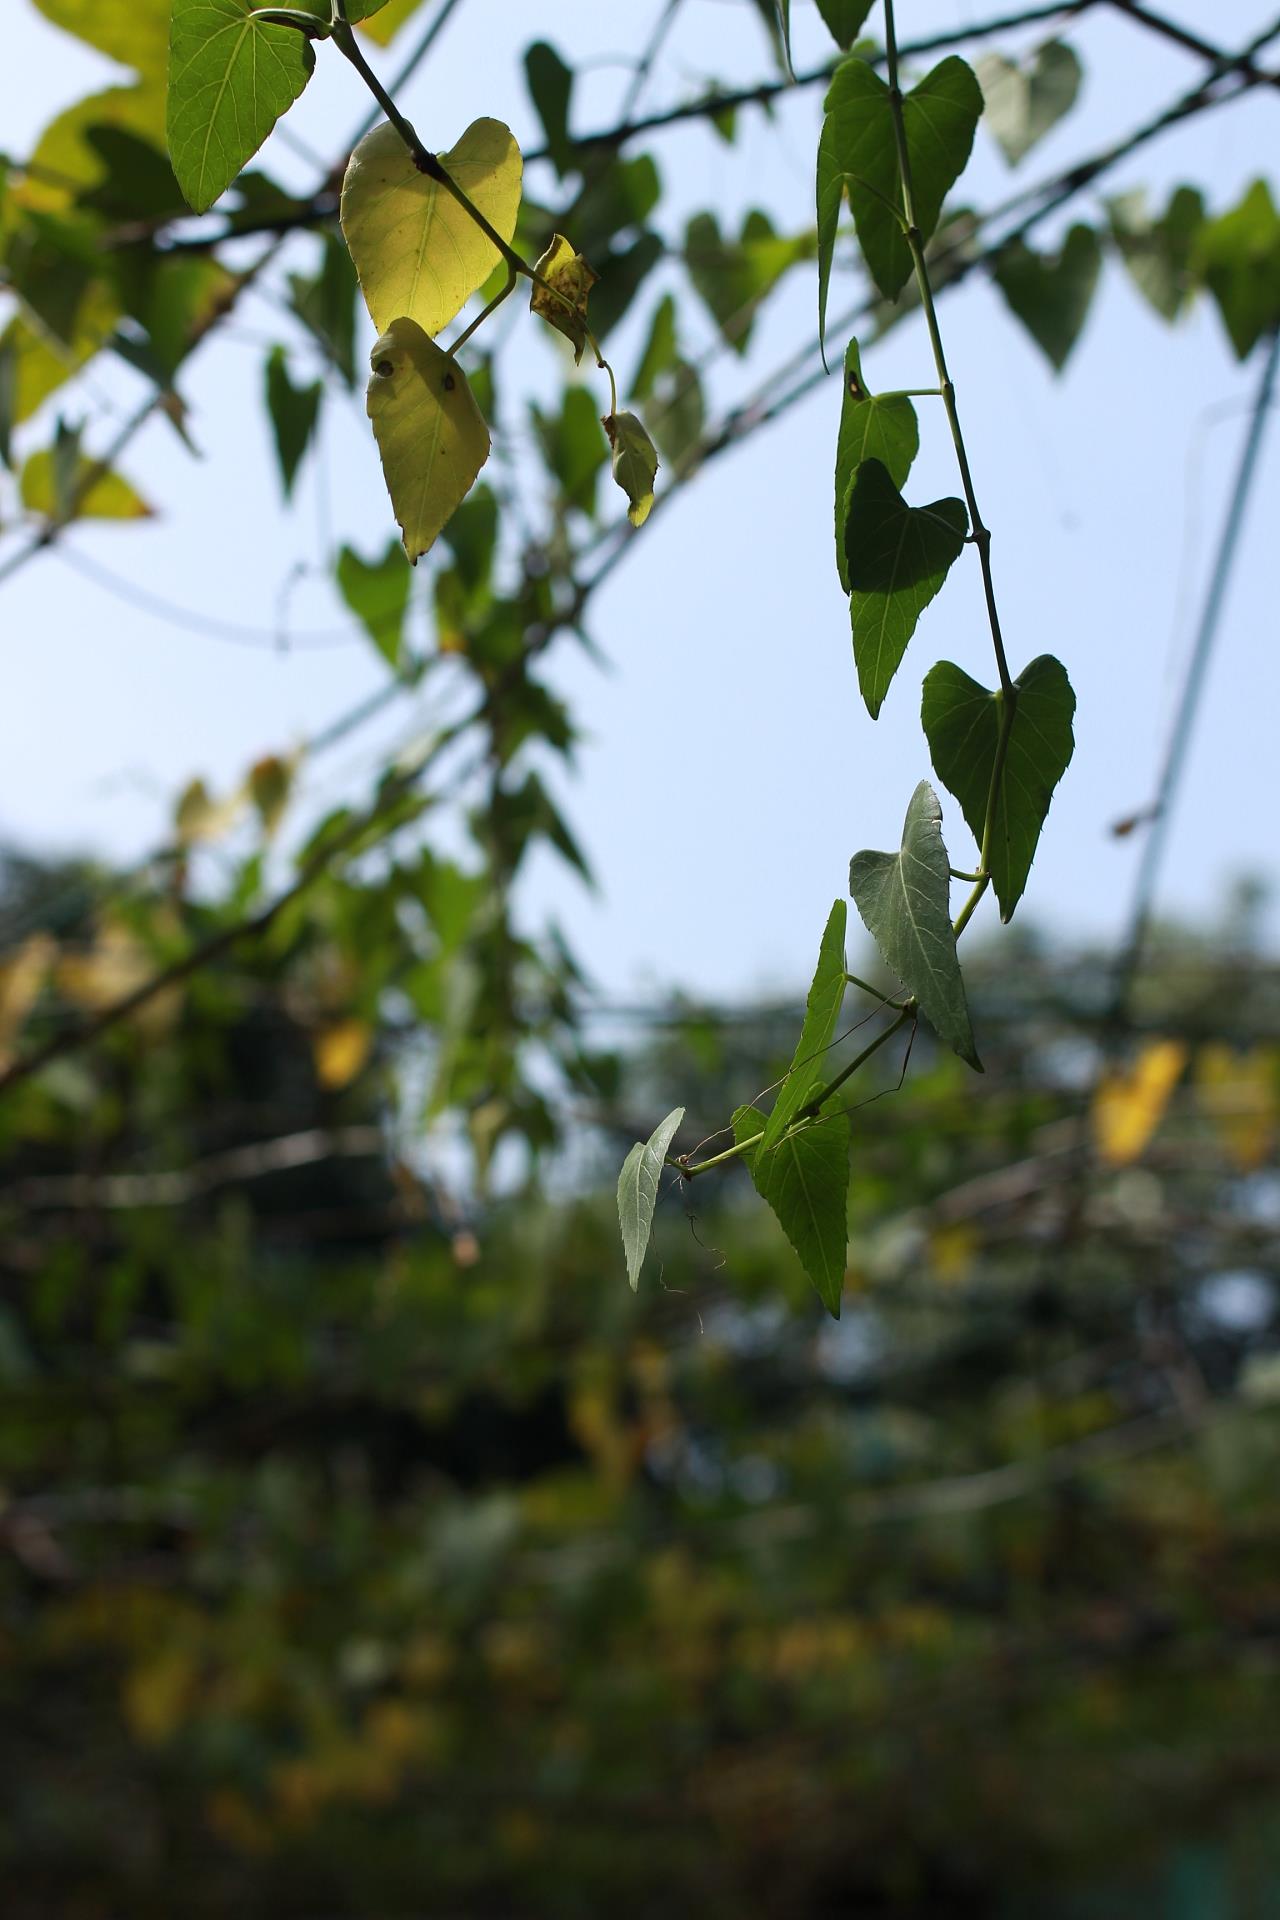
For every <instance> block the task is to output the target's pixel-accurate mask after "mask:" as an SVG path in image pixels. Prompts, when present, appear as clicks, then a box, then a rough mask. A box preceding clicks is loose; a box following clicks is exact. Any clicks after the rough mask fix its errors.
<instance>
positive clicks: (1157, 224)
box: [1107, 187, 1204, 320]
mask: <svg viewBox="0 0 1280 1920" xmlns="http://www.w3.org/2000/svg"><path fill="white" fill-rule="evenodd" d="M1107 212H1108V214H1109V216H1110V219H1111V236H1112V239H1113V240H1114V241H1115V244H1116V248H1117V250H1118V251H1119V254H1120V258H1121V259H1122V260H1123V261H1124V264H1125V266H1126V267H1127V268H1128V270H1129V275H1130V278H1131V279H1132V281H1133V284H1134V286H1135V287H1137V289H1138V291H1139V293H1141V294H1142V295H1143V297H1144V298H1145V299H1147V300H1149V301H1150V302H1151V305H1152V306H1153V307H1154V308H1155V310H1156V312H1157V313H1158V314H1160V315H1161V317H1162V318H1163V319H1165V320H1176V319H1177V317H1178V315H1179V313H1181V311H1182V309H1183V308H1184V307H1185V306H1186V304H1187V302H1188V301H1189V300H1191V299H1192V298H1193V296H1194V294H1195V290H1196V287H1195V278H1194V275H1193V273H1192V261H1193V259H1194V255H1195V245H1196V240H1197V239H1198V237H1199V233H1200V229H1201V227H1202V226H1203V225H1204V199H1203V197H1202V196H1201V194H1200V193H1199V192H1198V191H1197V190H1196V189H1195V188H1194V187H1178V188H1176V189H1175V191H1174V192H1173V194H1172V195H1171V197H1170V200H1169V204H1168V206H1167V207H1166V208H1165V211H1164V213H1163V214H1162V215H1161V217H1160V219H1159V220H1152V219H1150V218H1149V216H1148V214H1147V211H1146V193H1145V192H1144V191H1143V189H1142V188H1141V187H1139V188H1137V189H1136V190H1135V191H1134V192H1132V193H1123V194H1118V195H1117V196H1116V197H1115V199H1113V200H1109V201H1108V202H1107Z"/></svg>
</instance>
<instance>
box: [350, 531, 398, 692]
mask: <svg viewBox="0 0 1280 1920" xmlns="http://www.w3.org/2000/svg"><path fill="white" fill-rule="evenodd" d="M334 571H335V575H336V578H337V582H338V591H339V593H340V594H341V595H342V597H343V599H344V600H345V601H346V603H347V605H348V606H349V607H350V609H351V611H352V613H354V615H355V616H356V619H357V620H358V621H359V622H360V624H361V626H362V627H363V628H364V630H365V632H366V633H367V634H368V636H369V638H370V639H371V640H372V641H373V644H374V646H375V647H376V648H377V649H378V652H379V653H380V654H381V655H382V657H383V659H384V660H385V661H386V662H387V664H388V666H391V667H398V666H399V664H400V650H401V648H402V646H403V644H404V621H405V614H406V612H407V611H408V607H409V588H410V585H411V584H412V580H413V574H412V572H411V570H410V567H409V562H408V561H407V560H406V559H405V557H404V548H403V546H402V545H401V544H400V542H399V541H398V540H390V541H388V542H387V550H386V552H385V553H384V554H383V556H382V558H381V559H380V560H365V559H362V558H361V556H360V555H359V554H358V553H356V552H355V550H354V549H353V548H351V547H343V549H342V551H341V552H340V553H339V555H338V564H337V567H336V568H335V570H334Z"/></svg>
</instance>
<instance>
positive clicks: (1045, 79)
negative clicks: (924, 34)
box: [978, 40, 1082, 167]
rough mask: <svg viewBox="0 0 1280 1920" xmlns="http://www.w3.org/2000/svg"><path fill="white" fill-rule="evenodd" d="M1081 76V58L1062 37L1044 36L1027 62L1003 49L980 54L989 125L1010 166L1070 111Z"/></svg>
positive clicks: (980, 78)
mask: <svg viewBox="0 0 1280 1920" xmlns="http://www.w3.org/2000/svg"><path fill="white" fill-rule="evenodd" d="M1081 78H1082V69H1081V66H1080V62H1079V60H1078V59H1077V58H1076V55H1075V53H1074V52H1073V51H1072V49H1071V48H1070V47H1068V46H1066V45H1065V44H1064V42H1063V41H1061V40H1046V41H1045V43H1044V45H1043V46H1042V47H1038V48H1037V49H1036V53H1035V56H1034V58H1033V59H1032V60H1031V61H1029V62H1028V63H1027V64H1026V65H1025V66H1017V65H1015V64H1014V62H1013V61H1012V60H1006V59H1005V57H1004V55H1003V54H1001V53H989V54H986V55H985V56H984V58H983V59H981V60H979V62H978V79H979V81H980V82H981V85H982V93H983V97H984V99H985V101H986V122H987V126H988V127H989V128H990V130H991V132H992V134H993V135H994V137H995V139H996V141H997V142H998V144H999V147H1000V151H1001V152H1002V153H1003V155H1004V157H1005V159H1006V160H1007V161H1008V162H1009V165H1010V166H1011V167H1016V166H1017V164H1018V162H1019V161H1020V160H1023V159H1025V158H1026V156H1027V154H1029V153H1030V151H1031V149H1032V147H1034V146H1035V144H1036V142H1037V141H1038V140H1043V139H1044V136H1045V135H1046V133H1048V131H1049V129H1050V127H1053V126H1056V125H1057V123H1058V121H1059V120H1061V119H1062V117H1063V115H1064V114H1065V113H1069V112H1070V110H1071V108H1072V107H1073V106H1074V104H1075V98H1076V95H1077V94H1078V93H1079V91H1080V81H1081Z"/></svg>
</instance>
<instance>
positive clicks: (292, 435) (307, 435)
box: [266, 347, 324, 500]
mask: <svg viewBox="0 0 1280 1920" xmlns="http://www.w3.org/2000/svg"><path fill="white" fill-rule="evenodd" d="M266 398H267V416H268V418H269V419H270V421H271V430H272V434H273V436H274V438H275V444H276V458H277V459H278V461H279V463H280V482H281V485H282V486H283V488H284V497H285V499H286V500H287V499H288V498H289V496H290V494H291V493H292V492H293V483H294V480H295V478H296V477H297V472H298V468H299V466H300V465H301V462H302V457H303V455H304V454H305V453H306V451H307V448H308V447H309V446H310V444H311V440H312V436H313V435H314V433H315V430H316V426H317V424H318V422H319V419H320V402H321V401H322V399H323V398H324V388H323V386H322V385H321V383H320V382H319V381H318V380H316V381H314V382H313V383H312V384H311V385H310V386H307V387H295V386H294V384H293V382H292V380H290V378H289V364H288V360H287V358H286V355H285V350H284V348H283V347H272V349H271V352H270V354H269V355H268V356H267V371H266Z"/></svg>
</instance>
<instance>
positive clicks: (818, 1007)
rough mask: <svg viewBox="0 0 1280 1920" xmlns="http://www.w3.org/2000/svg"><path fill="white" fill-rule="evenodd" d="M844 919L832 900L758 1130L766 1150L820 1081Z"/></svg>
mask: <svg viewBox="0 0 1280 1920" xmlns="http://www.w3.org/2000/svg"><path fill="white" fill-rule="evenodd" d="M847 920H848V909H847V907H846V906H845V903H844V901H843V900H837V901H836V903H835V905H834V906H833V907H832V909H831V912H830V914H829V915H828V917H827V924H826V927H825V929H824V930H823V935H822V945H821V947H820V948H819V950H818V965H817V970H816V971H815V973H814V976H813V983H812V985H811V986H810V988H809V998H808V1000H807V1001H806V1003H805V1010H804V1025H803V1026H802V1027H801V1029H800V1039H799V1042H798V1044H797V1046H796V1050H795V1053H794V1055H793V1057H792V1061H791V1065H790V1067H789V1068H788V1069H787V1077H786V1079H785V1080H784V1081H783V1083H782V1085H781V1087H780V1088H779V1090H778V1097H777V1099H776V1100H775V1101H774V1103H773V1110H772V1112H771V1113H770V1115H769V1121H768V1125H767V1126H766V1127H765V1130H764V1140H763V1143H762V1145H763V1147H764V1148H765V1149H766V1150H767V1149H770V1148H772V1147H776V1146H777V1144H778V1142H779V1140H780V1139H781V1138H782V1136H783V1134H784V1133H785V1131H786V1129H787V1128H788V1127H789V1126H790V1124H791V1122H792V1120H793V1119H794V1118H795V1116H796V1114H798V1113H799V1111H800V1109H801V1107H803V1106H804V1105H805V1103H806V1102H807V1101H808V1100H810V1099H812V1097H813V1094H814V1092H815V1091H816V1089H817V1088H818V1087H819V1086H820V1085H821V1084H822V1079H823V1075H824V1072H825V1061H824V1058H823V1056H824V1054H825V1053H826V1050H827V1048H828V1047H829V1046H830V1045H831V1036H832V1035H833V1033H834V1032H835V1030H836V1020H837V1018H838V1017H839V1013H840V1007H841V1003H842V1002H843V1000H844V990H845V984H846V982H845V974H846V970H847V966H848V962H847V960H846V958H845V950H844V943H845V927H846V923H847Z"/></svg>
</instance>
